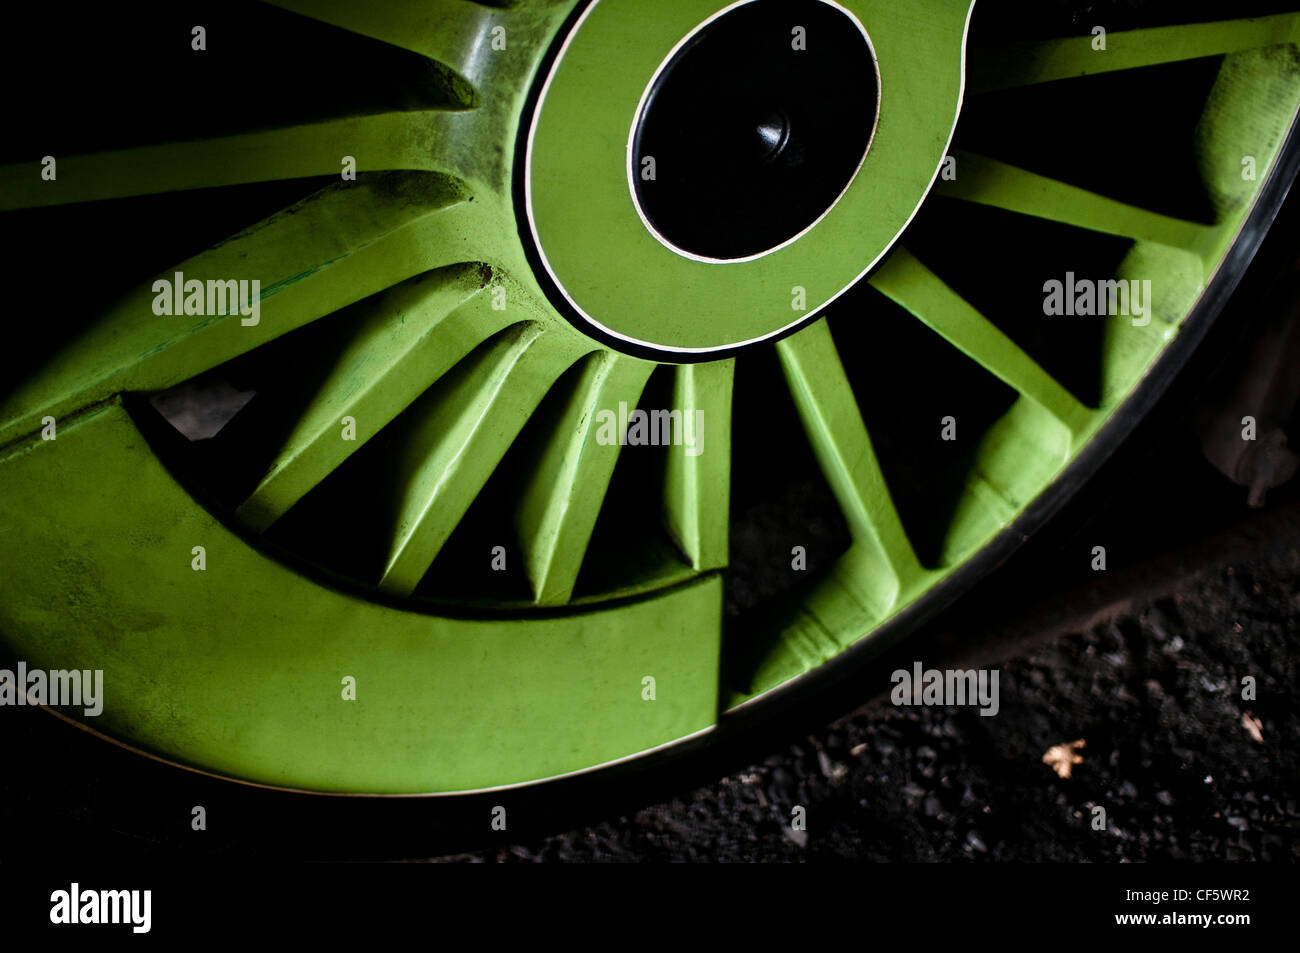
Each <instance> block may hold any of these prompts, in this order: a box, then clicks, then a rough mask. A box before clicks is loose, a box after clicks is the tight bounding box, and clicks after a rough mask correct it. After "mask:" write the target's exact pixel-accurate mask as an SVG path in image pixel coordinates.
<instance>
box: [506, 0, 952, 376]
mask: <svg viewBox="0 0 1300 953" xmlns="http://www.w3.org/2000/svg"><path fill="white" fill-rule="evenodd" d="M843 6H844V7H845V8H846V9H848V10H849V11H851V12H852V13H853V14H854V15H856V16H857V17H858V19H859V20H860V21H862V22H863V23H864V24H866V25H867V32H868V34H869V36H870V37H871V40H872V43H873V45H874V48H875V52H876V57H877V60H878V63H879V69H880V73H881V77H882V81H881V98H880V118H879V124H878V126H877V129H876V135H875V139H874V141H873V142H872V144H871V148H870V149H869V151H868V152H867V156H866V159H865V160H864V162H863V165H862V168H861V169H860V170H859V172H858V174H857V176H856V177H855V178H854V180H853V182H852V183H851V184H850V186H849V188H848V190H847V191H846V192H845V194H844V196H843V197H842V198H841V199H840V201H839V202H838V203H837V204H836V205H835V206H834V207H833V208H832V209H831V210H830V211H829V212H828V213H827V214H826V216H825V217H824V218H823V219H822V220H821V221H820V222H819V223H817V224H816V225H815V226H813V227H812V229H811V230H809V231H808V232H806V233H805V234H804V235H803V236H802V237H800V238H798V239H797V240H795V241H793V242H792V243H790V244H788V245H786V246H784V247H782V248H780V249H778V250H776V251H773V252H771V253H769V254H766V255H764V256H762V257H761V258H757V259H755V260H752V261H733V262H727V263H724V264H718V263H714V262H706V261H700V260H696V259H692V258H688V257H685V256H684V255H682V254H680V253H678V252H677V251H674V250H673V249H670V248H668V247H667V246H665V245H664V244H662V243H661V242H660V241H659V240H658V239H656V238H655V237H654V236H653V235H652V234H651V232H650V231H649V230H648V229H647V228H646V227H645V225H644V224H643V223H642V221H641V218H640V216H639V215H638V213H637V210H636V206H635V205H634V203H633V201H632V193H631V186H630V184H629V178H628V163H629V154H628V139H629V135H630V133H631V130H632V126H633V124H634V122H635V121H636V117H637V114H638V106H639V104H640V102H641V99H642V95H643V93H644V92H645V90H646V87H647V85H648V83H649V81H650V78H651V77H653V76H654V75H655V74H656V71H657V70H658V69H659V66H660V64H661V63H663V62H664V61H665V60H666V59H667V58H668V57H669V55H670V54H671V53H672V52H673V49H674V47H675V46H676V45H677V44H678V42H679V41H680V40H681V39H682V38H683V37H685V36H687V35H688V34H690V33H691V32H693V31H694V30H695V29H696V27H697V26H698V25H699V24H701V23H703V22H704V21H705V20H706V19H708V18H709V17H711V16H712V15H714V14H715V13H716V12H717V11H718V9H719V5H718V4H717V3H716V2H714V0H665V2H660V3H657V4H656V5H655V9H654V16H653V17H647V16H646V13H645V6H644V4H643V3H640V2H638V0H603V2H601V3H599V4H597V5H596V6H595V7H593V8H592V9H591V11H590V14H589V15H588V16H587V17H586V19H585V20H583V22H582V24H581V25H580V26H579V27H578V29H577V30H576V31H575V32H574V34H573V35H572V37H571V38H570V41H569V45H568V46H567V48H566V49H565V51H564V55H563V57H562V58H561V60H560V62H559V68H558V69H557V70H556V72H555V74H554V76H553V77H552V79H551V81H550V83H549V85H548V86H547V87H546V90H545V93H544V96H543V99H542V102H541V105H540V107H539V110H538V116H537V120H536V123H535V125H534V127H533V139H532V145H531V149H530V151H529V161H530V167H529V170H528V171H527V172H526V176H527V182H528V185H529V198H530V203H531V211H532V223H533V226H534V228H535V232H536V236H537V240H538V244H539V247H540V250H541V252H542V254H543V255H544V257H545V259H546V261H547V263H548V265H549V267H550V269H551V270H552V272H553V273H554V275H555V276H556V278H557V280H558V283H559V285H560V286H561V288H563V289H564V291H565V292H566V294H567V296H568V297H569V299H570V300H571V301H572V302H573V303H574V305H575V306H576V307H578V308H579V309H581V311H582V313H583V314H584V315H585V316H586V317H587V318H588V319H589V320H590V321H591V323H592V324H594V325H596V326H597V327H599V328H601V329H603V330H604V331H606V332H608V333H611V334H613V335H615V336H616V337H618V338H619V339H621V340H627V341H630V342H636V343H640V344H644V345H647V346H655V347H660V348H663V349H664V350H666V351H669V352H708V351H710V350H717V349H721V348H726V347H730V346H733V345H737V344H742V343H746V342H752V341H758V340H762V339H763V338H766V337H770V336H772V335H774V334H777V333H779V332H781V331H783V330H785V329H788V328H790V327H792V326H795V325H797V324H799V323H801V322H805V323H806V321H807V320H809V319H810V318H811V317H813V316H815V315H816V313H817V312H818V311H819V310H820V308H821V307H822V306H823V305H824V304H825V303H826V302H828V301H830V300H831V299H832V298H834V297H835V296H836V295H838V294H840V293H841V292H842V291H843V290H844V289H845V288H846V287H848V286H849V285H851V284H852V283H853V282H854V281H856V280H857V279H858V278H859V277H860V276H861V275H862V274H863V272H864V271H865V270H866V269H867V268H868V267H869V266H870V265H871V264H873V263H874V262H875V261H876V260H878V259H879V258H880V256H882V255H883V254H884V253H885V251H886V250H887V249H888V248H889V247H890V245H892V244H893V242H894V241H895V239H896V238H897V236H898V234H899V232H900V231H901V230H902V228H903V227H904V225H906V224H907V222H908V221H909V220H910V219H911V217H912V215H913V214H914V213H915V211H916V209H917V207H918V205H919V204H920V202H921V200H922V198H924V196H925V194H926V191H927V190H928V189H929V187H930V185H931V183H932V182H933V180H934V178H935V176H936V175H937V174H938V170H939V164H940V162H941V161H942V160H943V157H944V151H945V149H946V148H947V145H948V142H949V139H950V138H951V134H952V127H953V124H954V123H955V122H956V118H957V111H958V107H959V105H960V101H961V89H962V72H961V68H962V57H963V49H964V46H965V33H966V22H967V16H968V14H969V11H970V9H971V4H970V2H969V0H933V2H930V3H927V4H926V5H925V9H924V11H919V10H916V9H913V8H911V7H908V6H907V5H900V4H897V3H890V2H886V0H850V2H847V3H845V4H844V5H843ZM810 42H812V43H813V44H814V45H815V43H816V38H815V37H814V38H812V39H811V40H810ZM809 55H810V56H814V55H816V51H815V49H813V50H810V51H809ZM593 90H600V95H599V96H593ZM631 158H632V159H635V160H636V163H637V168H638V169H639V168H640V159H641V158H642V157H631ZM575 196H581V198H580V199H579V200H577V201H575ZM795 288H802V289H804V292H805V295H806V302H805V303H806V309H801V310H798V311H796V310H794V304H795V302H794V299H793V297H792V291H793V289H795ZM701 314H704V315H708V320H707V321H701V320H700V319H699V315H701Z"/></svg>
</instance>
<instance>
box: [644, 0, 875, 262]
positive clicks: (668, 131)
mask: <svg viewBox="0 0 1300 953" xmlns="http://www.w3.org/2000/svg"><path fill="white" fill-rule="evenodd" d="M879 106H880V92H879V87H878V84H877V79H876V66H875V59H874V57H873V55H872V51H871V46H870V44H869V43H868V41H867V38H866V36H865V35H864V34H863V32H862V30H861V28H860V27H859V26H858V24H857V23H856V22H855V21H854V20H853V19H852V18H851V17H850V16H849V15H848V14H847V13H845V12H844V11H843V10H842V9H840V8H839V7H836V6H832V5H831V4H829V3H825V2H823V0H754V2H752V3H747V4H745V5H744V6H740V7H737V8H735V9H734V10H732V11H731V12H729V13H727V14H726V15H724V16H722V17H719V18H718V19H717V20H714V21H713V22H712V23H710V24H708V25H707V26H706V27H704V28H703V29H702V30H700V31H699V32H698V33H696V34H695V35H694V36H693V37H691V39H690V40H689V41H688V42H687V43H686V44H685V45H684V46H683V47H682V48H681V49H680V50H679V51H678V52H677V54H676V55H675V56H674V57H673V58H672V59H671V60H670V61H669V62H668V64H667V65H666V66H665V67H664V69H663V71H662V72H661V73H660V74H659V77H658V78H657V79H656V81H655V84H654V87H653V88H652V89H651V91H650V95H649V97H647V99H646V104H645V107H644V108H643V110H642V113H641V115H640V117H638V121H637V128H636V133H635V136H634V137H633V144H632V145H633V156H632V159H633V167H632V175H633V182H634V185H635V191H636V196H637V201H638V202H639V203H640V205H641V210H642V212H643V213H644V215H645V217H646V219H647V220H648V221H649V222H650V224H651V225H652V226H653V227H654V229H655V231H657V232H658V233H659V236H660V237H661V238H662V239H663V240H665V241H666V242H668V243H669V244H671V245H673V246H675V247H677V248H678V249H680V250H682V251H684V252H687V253H690V254H692V255H696V256H699V257H701V258H709V259H721V260H733V259H739V258H750V257H753V256H755V255H759V254H762V253H763V252H765V251H769V250H771V249H773V248H776V247H777V246H780V245H782V244H784V243H785V242H787V241H789V240H790V239H792V238H794V237H795V236H796V235H798V234H799V233H800V232H802V231H804V230H805V229H806V228H808V226H810V225H812V224H813V223H814V222H816V221H817V220H818V219H819V218H821V216H822V215H824V214H825V213H826V211H827V210H828V209H829V208H830V207H831V206H832V205H834V204H835V202H836V201H837V200H838V199H839V197H840V196H841V195H842V194H843V193H844V190H845V189H846V188H847V187H848V185H849V183H850V182H851V181H852V179H853V176H854V174H855V173H856V172H857V170H858V168H859V166H861V164H862V159H863V157H864V156H865V155H866V152H867V147H868V145H870V142H871V135H872V131H873V130H874V128H875V124H876V117H877V115H878V112H879ZM647 159H653V160H654V162H653V164H651V163H648V162H647V161H646V160H647ZM652 175H653V177H651V176H652Z"/></svg>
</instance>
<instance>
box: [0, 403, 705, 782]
mask: <svg viewBox="0 0 1300 953" xmlns="http://www.w3.org/2000/svg"><path fill="white" fill-rule="evenodd" d="M2 459H3V462H2V463H0V467H3V471H4V474H5V483H4V487H5V489H4V493H3V494H0V525H3V526H4V527H5V537H4V552H5V553H6V555H7V557H8V556H9V555H10V554H21V556H22V558H21V559H12V558H6V564H5V572H4V573H3V580H0V631H3V632H4V633H5V641H6V646H7V648H8V649H9V650H10V651H12V652H13V653H15V654H16V655H17V657H19V658H22V659H25V660H27V661H28V663H29V665H30V666H31V667H33V668H35V667H42V668H47V669H50V668H52V669H58V668H65V667H78V668H91V669H102V670H103V671H104V695H105V703H104V712H103V714H102V715H101V716H100V717H99V718H97V719H95V718H92V719H87V724H88V725H89V726H90V727H92V728H95V729H97V730H99V731H102V732H104V733H106V734H109V735H111V736H112V737H114V738H117V739H120V740H122V741H124V742H126V743H128V744H132V745H135V746H138V747H140V748H141V749H144V750H146V751H150V752H152V753H155V754H158V755H160V756H162V757H166V758H169V759H171V760H175V761H179V762H181V763H186V764H190V765H194V766H197V767H201V768H203V769H205V770H208V771H215V772H218V773H224V774H229V775H232V776H235V777H239V778H245V779H248V780H252V781H257V782H260V783H264V784H271V785H279V786H285V787H293V788H311V789H314V790H323V791H339V792H345V791H374V792H384V793H401V792H412V793H415V792H428V791H455V790H464V789H477V788H485V787H494V786H498V785H502V784H512V783H521V782H525V781H529V780H533V779H537V778H544V777H550V776H553V775H555V774H558V773H564V772H568V771H577V770H582V769H584V768H587V767H590V766H592V765H596V764H601V763H603V762H606V761H611V760H614V759H617V758H621V757H624V756H627V755H630V754H634V753H636V752H638V751H643V750H646V749H649V748H653V747H655V746H657V745H660V744H664V743H666V742H669V741H672V740H674V739H676V738H679V737H681V736H682V735H686V734H691V733H694V732H697V731H701V730H703V729H705V728H708V727H709V726H710V725H712V724H713V722H714V720H715V719H716V717H717V674H716V673H717V664H718V644H717V641H716V640H710V639H707V638H701V637H700V633H699V631H696V627H697V626H706V627H707V628H709V629H710V630H713V631H716V630H717V629H718V627H719V626H720V624H721V619H720V614H719V612H720V610H719V606H720V599H719V591H718V590H719V587H720V582H719V579H718V577H717V576H716V575H714V576H708V577H703V578H701V579H700V580H699V581H698V582H696V583H694V584H692V585H688V586H685V587H680V588H677V589H674V590H672V592H671V593H666V594H665V595H664V596H663V597H661V598H660V599H658V600H654V601H643V602H639V603H632V604H626V605H623V606H621V607H617V608H609V609H602V610H595V611H591V612H588V613H583V614H581V615H578V616H574V617H562V618H552V619H535V620H531V621H524V620H520V619H508V620H495V621H493V620H486V621H483V620H480V621H474V620H456V619H447V618H434V617H431V616H427V615H423V614H421V613H417V612H406V611H402V610H399V609H394V608H390V607H387V606H383V605H379V604H376V603H373V602H367V601H365V600H362V599H357V598H354V597H350V596H346V595H342V594H339V593H336V592H333V591H331V590H329V589H327V588H324V587H322V586H320V585H319V584H317V583H315V582H312V581H310V580H308V579H306V578H304V577H303V576H301V575H299V574H297V573H295V572H292V571H290V570H288V569H286V568H285V567H284V566H282V565H280V564H279V563H277V562H276V561H274V560H273V559H270V558H268V557H266V556H264V555H262V554H260V553H258V552H257V551H256V550H254V549H252V548H250V547H249V546H248V545H247V543H246V542H245V541H244V540H242V539H240V538H239V537H238V536H236V535H234V534H233V533H231V532H230V531H229V530H228V529H227V528H226V527H224V526H222V525H221V523H219V522H218V521H217V520H215V519H214V518H213V517H212V516H210V515H209V514H208V513H206V512H205V511H204V510H203V509H202V508H201V507H198V506H195V505H194V502H193V500H191V499H190V497H189V495H188V494H187V493H186V492H185V491H184V490H183V489H182V488H181V487H180V486H178V485H177V484H176V482H175V480H174V479H173V478H172V477H171V476H170V475H169V474H168V473H167V471H166V470H164V469H163V468H162V466H161V465H160V464H159V463H158V461H157V459H156V458H155V457H154V456H153V454H152V453H151V452H150V450H149V448H148V445H147V444H146V443H145V441H144V439H143V438H142V437H141V435H140V434H139V432H138V431H137V430H136V428H135V426H134V424H133V423H132V421H131V419H130V417H129V416H128V415H127V414H126V413H125V412H124V411H123V409H122V407H121V406H120V404H119V403H118V402H117V401H111V402H109V403H107V404H104V405H101V406H100V407H98V408H96V409H93V410H90V411H88V412H86V413H85V414H82V415H80V416H79V417H77V418H75V419H71V420H68V421H65V424H64V426H63V427H62V428H60V433H59V437H58V440H57V441H54V442H52V443H51V442H46V441H42V440H40V439H39V438H37V439H35V440H31V441H22V442H20V443H18V444H14V445H11V446H10V447H8V448H7V449H6V450H5V451H4V453H3V457H2ZM91 467H93V468H94V473H95V481H94V486H93V487H89V486H88V485H87V482H86V475H87V469H88V468H91ZM52 500H58V501H59V502H58V506H57V510H58V513H59V516H58V517H57V519H58V523H59V528H58V530H57V531H55V532H51V530H50V526H49V524H48V523H47V522H46V521H45V520H39V521H37V520H31V519H29V518H28V514H30V513H33V512H42V511H46V510H48V509H49V504H50V501H52ZM195 546H203V547H205V550H206V565H207V569H206V570H205V571H202V572H196V571H194V570H193V569H192V568H191V563H192V559H193V557H192V556H191V550H192V548H193V547H195ZM688 622H689V625H688V624H687V623H688ZM647 675H649V676H652V677H654V678H655V679H656V683H657V696H658V697H657V700H656V701H655V702H654V703H653V704H652V703H649V702H646V701H643V700H642V698H641V692H642V682H641V680H642V678H644V677H645V676H647ZM346 676H351V677H352V678H354V679H355V680H356V701H355V702H352V701H348V702H345V701H342V700H341V699H342V692H343V690H344V686H343V679H344V678H345V677H346Z"/></svg>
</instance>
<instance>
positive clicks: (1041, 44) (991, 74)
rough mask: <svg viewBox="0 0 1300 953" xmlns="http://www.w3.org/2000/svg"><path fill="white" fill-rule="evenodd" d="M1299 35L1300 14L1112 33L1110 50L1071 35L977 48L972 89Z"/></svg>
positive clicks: (1106, 70) (1099, 70)
mask: <svg viewBox="0 0 1300 953" xmlns="http://www.w3.org/2000/svg"><path fill="white" fill-rule="evenodd" d="M1298 37H1300V14H1295V13H1283V14H1278V15H1276V16H1270V17H1259V18H1256V19H1243V20H1221V21H1219V22H1216V23H1188V24H1182V25H1178V26H1164V27H1153V28H1151V29H1145V30H1128V31H1125V32H1122V33H1111V34H1109V35H1108V36H1107V37H1106V49H1105V50H1097V49H1094V48H1093V41H1094V37H1093V36H1091V35H1089V36H1082V37H1067V38H1064V39H1052V40H1042V41H1038V42H1032V43H1012V44H1007V45H1006V46H1003V47H993V48H983V49H979V50H976V51H975V52H974V55H973V56H972V57H971V70H970V86H969V88H970V90H971V91H972V92H987V91H990V90H996V89H1008V88H1012V87H1017V86H1033V85H1036V84H1038V83H1048V82H1052V81H1053V80H1058V79H1070V78H1074V77H1079V76H1091V75H1094V74H1097V73H1109V72H1114V71H1116V70H1129V69H1138V68H1139V67H1143V66H1155V65H1158V64H1161V63H1177V62H1180V61H1182V60H1191V59H1197V58H1199V57H1202V56H1216V55H1219V54H1222V53H1236V52H1240V51H1242V50H1252V49H1258V48H1259V47H1264V46H1277V45H1279V44H1283V43H1294V42H1296V40H1297V38H1298Z"/></svg>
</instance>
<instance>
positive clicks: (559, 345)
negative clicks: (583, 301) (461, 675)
mask: <svg viewBox="0 0 1300 953" xmlns="http://www.w3.org/2000/svg"><path fill="white" fill-rule="evenodd" d="M584 349H585V345H583V344H582V343H581V342H579V341H577V340H576V338H575V337H574V336H572V335H569V334H566V333H564V332H562V331H552V332H544V331H543V330H542V328H541V326H540V325H537V324H535V323H532V322H525V323H523V324H518V325H515V326H514V327H511V328H509V329H507V330H506V331H503V332H502V333H501V334H500V335H498V336H497V337H496V338H495V339H493V340H492V341H490V342H488V343H487V344H485V345H483V346H482V347H481V348H479V349H478V350H477V351H475V352H474V353H473V354H471V355H470V356H469V357H468V358H466V359H465V360H464V361H462V362H461V363H460V364H458V365H457V366H456V367H455V368H454V369H453V370H452V372H451V373H450V374H448V375H447V376H446V377H445V378H444V379H443V380H442V381H441V382H440V383H438V384H436V385H435V386H434V388H433V390H431V391H430V392H429V393H428V394H427V395H425V397H423V398H421V399H420V401H419V402H417V403H416V405H415V406H413V407H412V408H411V410H410V421H409V424H408V425H407V427H406V429H405V433H404V434H403V437H404V440H403V443H404V446H403V449H402V451H401V456H400V459H399V460H398V464H397V472H396V474H395V486H394V496H395V499H396V500H397V505H396V511H395V514H394V516H395V520H394V524H393V528H392V546H391V549H390V553H389V557H388V565H387V567H386V569H385V570H384V574H383V578H382V580H381V581H380V587H381V588H383V589H385V590H387V591H388V592H391V593H393V594H395V595H409V594H410V593H411V592H413V591H414V590H415V587H416V586H417V585H419V582H420V579H421V578H423V576H424V574H425V572H427V571H428V569H429V567H430V566H431V565H432V564H433V560H434V558H435V557H436V556H437V555H438V552H439V551H440V550H441V549H442V546H443V544H444V543H445V542H446V541H447V539H448V537H450V536H451V533H452V530H454V529H455V528H456V525H457V524H458V523H459V522H460V521H461V518H462V517H463V516H464V515H465V512H466V511H467V510H468V509H469V506H470V504H471V503H472V502H473V501H474V498H475V497H477V496H478V494H479V491H480V490H481V489H482V488H483V486H484V485H485V484H486V483H487V481H488V478H489V477H490V476H491V475H492V472H493V471H494V470H495V469H496V467H497V464H498V463H499V462H500V461H501V459H502V457H504V456H505V454H506V451H507V450H509V449H510V445H511V444H512V443H514V440H515V438H516V437H517V436H518V434H519V431H520V430H521V429H522V428H523V426H524V423H525V422H526V421H527V419H528V417H529V415H531V414H532V413H533V411H534V410H535V409H536V408H537V405H538V404H539V403H541V401H542V398H543V397H545V396H546V392H547V391H548V390H549V389H550V387H551V385H552V384H554V383H555V381H556V380H557V379H558V378H559V376H560V374H561V373H563V371H564V370H565V368H566V367H568V366H569V365H571V364H572V363H573V362H574V361H575V360H577V359H578V357H579V356H581V354H582V351H583V350H584Z"/></svg>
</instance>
